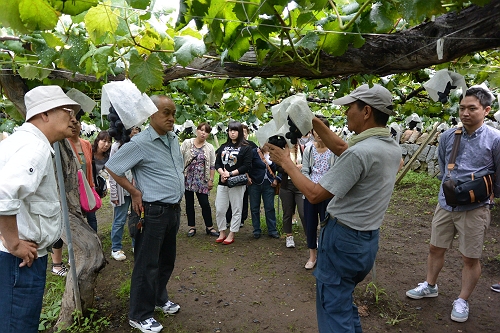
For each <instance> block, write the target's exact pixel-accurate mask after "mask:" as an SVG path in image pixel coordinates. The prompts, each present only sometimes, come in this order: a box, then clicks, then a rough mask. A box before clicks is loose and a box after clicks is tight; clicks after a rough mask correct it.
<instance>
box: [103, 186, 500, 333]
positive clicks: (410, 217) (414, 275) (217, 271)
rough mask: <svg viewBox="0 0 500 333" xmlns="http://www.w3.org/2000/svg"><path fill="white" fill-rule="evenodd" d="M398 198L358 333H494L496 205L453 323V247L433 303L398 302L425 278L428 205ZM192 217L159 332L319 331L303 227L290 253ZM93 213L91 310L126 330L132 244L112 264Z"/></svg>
mask: <svg viewBox="0 0 500 333" xmlns="http://www.w3.org/2000/svg"><path fill="white" fill-rule="evenodd" d="M213 192H215V191H213ZM404 193H405V188H403V187H398V188H397V189H396V191H395V192H394V195H393V198H392V201H391V205H390V207H389V209H388V212H387V214H386V216H385V221H384V224H383V227H382V229H381V239H380V250H379V252H378V257H377V260H376V269H375V270H374V271H372V274H370V275H368V277H367V278H366V279H365V281H363V282H362V283H361V284H360V285H358V287H357V288H356V291H355V301H356V303H357V304H358V305H359V306H360V314H361V315H362V319H361V322H362V326H363V330H364V332H428V333H443V332H464V333H476V332H499V331H500V329H499V325H500V316H499V312H498V310H499V308H498V307H499V305H500V293H495V292H493V291H491V290H490V285H491V284H493V283H496V282H498V281H500V256H499V254H500V244H499V242H498V240H499V239H500V216H499V215H500V213H499V209H498V208H496V209H494V210H493V214H492V223H491V226H490V228H489V230H488V232H487V235H486V238H485V244H484V252H483V257H482V260H481V263H482V268H483V269H482V276H481V279H480V280H479V283H478V285H477V287H476V289H475V290H474V293H473V294H472V296H471V298H470V299H469V302H470V315H469V320H468V321H467V322H465V323H456V322H453V321H451V319H450V312H451V305H452V302H453V300H454V299H455V298H456V297H457V296H458V293H459V290H460V279H461V257H460V254H459V252H458V251H457V250H456V247H454V248H453V249H451V250H449V251H448V252H447V256H446V262H445V266H444V269H443V271H442V272H441V274H440V277H439V280H438V285H439V297H437V298H432V299H423V300H413V299H409V298H407V297H406V296H405V291H406V290H408V289H411V288H414V287H416V285H417V283H418V282H422V281H423V280H424V279H425V271H426V258H427V252H428V243H429V239H430V222H431V219H432V214H433V210H434V206H435V204H433V203H429V202H428V201H429V200H428V198H421V199H422V200H418V202H410V201H408V200H407V199H406V198H405V194H404ZM212 195H214V193H212ZM434 195H435V194H434ZM212 199H213V198H212ZM431 201H432V200H431ZM434 202H435V201H434ZM212 209H213V211H214V206H212ZM196 213H197V218H198V220H197V226H198V233H197V235H196V236H195V237H192V238H188V237H186V232H187V230H188V227H187V221H186V218H185V215H183V217H182V220H181V228H180V231H179V235H178V240H177V249H178V251H177V261H176V267H175V270H174V273H173V275H172V278H171V280H170V282H169V284H168V290H169V294H170V297H171V299H172V300H173V301H174V302H176V303H179V304H180V306H181V310H180V312H179V313H178V314H176V315H172V316H163V315H162V314H161V313H157V314H156V319H157V320H159V321H160V322H161V323H162V324H163V326H164V329H163V331H162V332H166V333H167V332H189V333H194V332H203V333H205V332H222V333H224V332H317V323H316V310H315V279H314V277H313V276H312V274H311V273H312V272H311V271H307V270H305V269H304V264H305V263H306V261H307V258H308V250H307V247H306V243H305V237H304V233H303V230H302V228H301V227H299V226H295V227H294V231H295V241H296V248H294V249H288V248H286V247H285V239H284V238H281V239H272V238H269V237H262V238H261V239H258V240H255V239H254V238H253V237H252V227H251V222H250V220H247V221H246V223H245V226H244V227H243V228H242V229H241V230H240V232H239V233H238V234H237V237H236V241H235V243H234V244H232V245H228V246H225V245H219V244H216V243H215V242H214V241H215V237H210V236H207V235H205V233H204V226H203V223H202V220H201V211H200V210H199V208H197V211H196ZM97 216H98V220H99V228H100V230H99V233H100V235H101V239H102V240H103V244H104V248H105V249H104V250H105V253H106V256H107V258H108V265H107V266H106V267H105V268H104V270H103V271H102V272H101V274H100V276H99V279H98V283H97V288H96V303H95V308H97V309H98V315H99V316H107V317H109V320H110V322H111V325H110V327H109V328H108V329H107V330H106V331H104V332H117V333H123V332H131V331H133V330H132V328H131V327H130V326H129V325H128V320H127V313H128V295H127V294H125V295H123V293H122V295H121V296H120V288H121V286H124V285H126V284H127V281H129V279H130V274H131V269H132V266H133V254H132V252H131V248H130V240H129V239H128V238H126V241H125V248H124V250H125V252H126V255H127V260H125V261H123V262H117V261H115V260H113V259H112V258H111V257H110V255H109V254H110V241H109V230H110V223H111V210H110V208H109V207H107V208H104V209H101V210H100V211H98V214H97ZM214 216H215V213H214ZM299 225H300V223H299ZM454 245H456V244H454ZM135 331H137V332H138V330H135Z"/></svg>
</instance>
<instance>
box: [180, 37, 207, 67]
mask: <svg viewBox="0 0 500 333" xmlns="http://www.w3.org/2000/svg"><path fill="white" fill-rule="evenodd" d="M174 42H175V52H174V55H175V57H176V59H177V62H178V63H179V64H181V65H182V66H187V65H189V63H191V61H193V59H194V58H195V57H200V56H202V55H203V54H205V52H206V48H205V43H203V41H201V40H199V39H196V38H194V37H191V36H177V37H175V38H174Z"/></svg>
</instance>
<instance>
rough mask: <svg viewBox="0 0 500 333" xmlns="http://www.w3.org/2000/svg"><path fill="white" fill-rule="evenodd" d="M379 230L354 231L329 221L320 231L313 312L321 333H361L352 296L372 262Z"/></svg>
mask: <svg viewBox="0 0 500 333" xmlns="http://www.w3.org/2000/svg"><path fill="white" fill-rule="evenodd" d="M378 239H379V230H378V229H377V230H373V231H356V230H353V229H350V228H348V227H345V226H342V225H340V224H338V223H337V219H331V218H330V219H329V220H328V222H327V224H326V225H325V226H324V227H322V228H321V231H320V236H319V246H318V261H317V266H316V270H315V271H314V276H315V277H316V312H317V316H318V329H319V332H320V333H326V332H336V333H337V332H339V333H344V332H345V333H361V332H362V329H361V322H360V320H359V315H358V308H357V307H356V305H355V304H354V302H353V297H352V294H353V292H354V288H355V287H356V285H357V284H358V283H359V282H361V281H363V279H364V278H365V277H366V275H367V274H368V273H369V272H370V270H371V269H372V267H373V263H374V262H375V257H376V256H377V251H378Z"/></svg>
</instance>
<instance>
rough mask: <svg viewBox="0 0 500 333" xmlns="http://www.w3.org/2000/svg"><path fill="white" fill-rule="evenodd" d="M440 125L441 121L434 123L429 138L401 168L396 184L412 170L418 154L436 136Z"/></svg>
mask: <svg viewBox="0 0 500 333" xmlns="http://www.w3.org/2000/svg"><path fill="white" fill-rule="evenodd" d="M439 125H441V123H436V124H434V127H433V128H432V131H431V133H430V134H429V136H428V137H427V139H426V140H425V142H423V143H422V144H421V145H420V147H419V148H418V149H417V151H416V152H415V153H414V154H413V156H412V157H411V158H410V160H409V161H408V163H406V165H405V166H404V167H403V170H401V172H400V173H399V175H398V177H397V178H396V183H395V185H397V184H399V182H400V181H401V179H403V177H404V176H405V175H406V173H407V172H408V170H410V168H411V165H412V163H413V162H414V161H415V160H416V159H417V157H418V155H420V153H421V152H422V150H424V148H425V147H426V146H427V144H428V143H429V142H430V141H431V140H432V139H433V138H434V135H435V134H436V132H437V128H438V126H439Z"/></svg>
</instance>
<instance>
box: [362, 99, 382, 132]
mask: <svg viewBox="0 0 500 333" xmlns="http://www.w3.org/2000/svg"><path fill="white" fill-rule="evenodd" d="M354 103H356V106H357V107H358V108H359V109H360V110H361V109H363V108H364V107H365V106H367V105H368V106H370V107H371V108H372V114H373V120H374V121H375V124H377V125H382V126H385V125H387V122H388V121H389V115H388V114H387V113H384V112H382V111H380V110H379V109H375V108H374V107H373V106H371V105H370V104H367V103H365V102H363V101H361V100H359V99H358V100H356V102H354Z"/></svg>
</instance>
